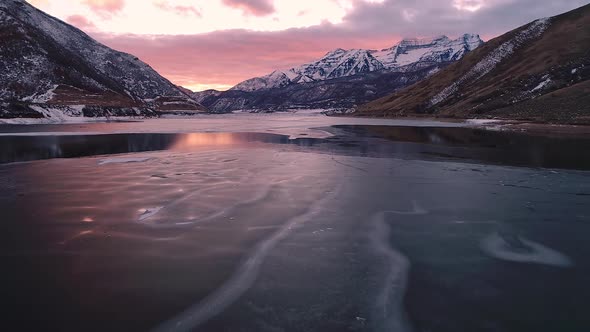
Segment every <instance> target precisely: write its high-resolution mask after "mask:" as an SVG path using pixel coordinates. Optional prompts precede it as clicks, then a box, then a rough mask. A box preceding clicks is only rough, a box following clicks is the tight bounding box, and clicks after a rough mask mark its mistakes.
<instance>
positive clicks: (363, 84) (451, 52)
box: [194, 34, 483, 112]
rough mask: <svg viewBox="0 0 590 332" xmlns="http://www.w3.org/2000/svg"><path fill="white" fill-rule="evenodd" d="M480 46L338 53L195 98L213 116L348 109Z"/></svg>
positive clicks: (447, 42) (411, 44)
mask: <svg viewBox="0 0 590 332" xmlns="http://www.w3.org/2000/svg"><path fill="white" fill-rule="evenodd" d="M482 43H483V41H482V40H481V39H480V38H479V36H478V35H474V34H465V35H463V36H461V37H460V38H457V39H454V40H452V39H449V38H448V37H446V36H440V37H436V38H430V39H415V38H412V39H404V40H402V41H401V42H399V43H398V44H396V45H394V46H393V47H391V48H387V49H383V50H363V49H353V50H344V49H341V48H339V49H336V50H333V51H331V52H328V53H327V54H326V55H324V56H323V57H322V58H321V59H319V60H317V61H314V62H311V63H307V64H303V65H301V66H298V67H294V68H291V69H288V70H276V71H273V72H272V73H270V74H268V75H265V76H262V77H255V78H251V79H248V80H246V81H244V82H241V83H239V84H237V85H236V86H234V87H233V88H231V89H230V90H229V91H226V92H216V93H214V94H213V93H212V92H211V91H203V92H197V93H195V94H194V96H195V98H196V99H197V100H199V101H201V102H202V103H203V104H204V105H205V106H207V107H209V108H210V109H212V110H213V111H216V112H227V111H231V110H236V109H242V108H244V107H246V108H248V109H281V108H290V107H302V108H310V107H311V108H315V107H319V108H323V107H344V108H347V107H352V106H355V105H357V104H358V103H360V102H366V101H369V100H371V99H374V98H377V97H380V96H383V95H385V94H386V93H388V92H391V91H393V90H396V89H399V88H402V87H405V86H407V85H408V84H412V83H415V82H417V81H419V80H421V79H423V78H425V77H426V76H428V75H430V74H432V73H434V72H436V71H438V70H440V69H441V68H443V67H445V66H446V65H448V64H449V63H451V62H454V61H456V60H458V59H460V58H462V57H463V56H464V55H465V54H466V53H468V52H470V51H472V50H474V49H476V48H477V47H479V46H480V45H481V44H482ZM339 87H340V88H339ZM358 89H360V90H358Z"/></svg>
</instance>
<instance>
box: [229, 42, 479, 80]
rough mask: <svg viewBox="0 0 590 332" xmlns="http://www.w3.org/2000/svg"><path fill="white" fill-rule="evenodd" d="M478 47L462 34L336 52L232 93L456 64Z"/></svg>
mask: <svg viewBox="0 0 590 332" xmlns="http://www.w3.org/2000/svg"><path fill="white" fill-rule="evenodd" d="M481 44H483V41H482V40H481V39H480V38H479V35H476V34H464V35H463V36H461V37H459V38H457V39H453V40H452V39H450V38H449V37H447V36H444V35H443V36H436V37H433V38H405V39H403V40H402V41H400V42H399V43H397V44H396V45H394V46H392V47H390V48H386V49H383V50H380V51H376V50H364V49H352V50H345V49H342V48H337V49H335V50H332V51H330V52H328V53H326V54H325V55H324V56H323V57H322V58H321V59H319V60H317V61H314V62H311V63H307V64H303V65H301V66H298V67H293V68H290V69H288V70H277V71H274V72H272V73H271V74H269V75H266V76H262V77H255V78H252V79H249V80H246V81H244V82H242V83H239V84H238V85H236V86H234V87H233V88H232V90H241V91H256V90H261V89H270V88H280V87H285V86H287V85H290V84H302V83H308V82H314V81H322V80H328V79H334V78H340V77H346V76H352V75H358V74H362V73H368V72H373V71H379V70H388V71H403V70H404V67H408V66H414V67H415V66H418V67H420V65H421V64H423V65H431V64H433V63H443V62H450V61H456V60H458V59H460V58H462V57H463V55H465V53H467V52H469V51H472V50H474V49H475V48H477V47H479V46H480V45H481Z"/></svg>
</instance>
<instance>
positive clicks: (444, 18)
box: [28, 0, 589, 91]
mask: <svg viewBox="0 0 590 332" xmlns="http://www.w3.org/2000/svg"><path fill="white" fill-rule="evenodd" d="M28 2H29V3H31V4H32V5H34V6H36V7H37V8H39V9H41V10H43V11H45V12H47V13H49V14H51V15H53V16H55V17H57V18H59V19H61V20H63V21H66V22H68V23H70V24H72V25H74V26H76V27H78V28H80V29H81V30H83V31H85V32H86V33H88V34H89V35H91V36H92V37H93V38H95V39H97V40H98V41H100V42H102V43H104V44H106V45H107V46H109V47H112V48H114V49H116V50H119V51H123V52H127V53H131V54H134V55H136V56H138V57H139V58H140V59H141V60H143V61H145V62H146V63H148V64H149V65H150V66H152V67H153V68H154V69H156V70H157V71H158V72H159V73H160V74H162V75H163V76H165V77H166V78H168V79H169V80H171V81H172V82H174V83H176V84H178V85H182V86H184V87H186V88H189V89H191V90H193V91H201V90H205V89H218V90H225V89H228V88H230V87H232V86H233V85H235V84H237V83H239V82H241V81H243V80H245V79H248V78H252V77H256V76H262V75H265V74H268V73H270V72H272V71H273V70H275V69H288V68H291V67H293V66H296V65H299V64H302V63H306V62H309V61H312V60H315V59H318V58H320V57H322V56H323V55H324V54H326V53H327V52H329V51H330V50H332V49H335V48H344V49H352V48H366V49H382V48H387V47H391V46H393V45H394V44H395V43H397V42H399V41H400V40H401V39H402V38H405V37H431V36H438V35H442V34H444V35H447V36H449V37H457V36H459V35H462V34H464V33H476V34H479V35H480V36H481V37H482V39H484V40H488V39H491V38H493V37H496V36H498V35H501V34H502V33H504V32H507V31H509V30H512V29H514V28H516V27H518V26H521V25H523V24H526V23H528V22H530V21H532V20H534V19H537V18H541V17H547V16H554V15H557V14H560V13H563V12H566V11H569V10H571V9H575V8H577V7H580V6H582V5H585V4H587V3H588V2H589V1H582V0H28Z"/></svg>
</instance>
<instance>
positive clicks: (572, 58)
mask: <svg viewBox="0 0 590 332" xmlns="http://www.w3.org/2000/svg"><path fill="white" fill-rule="evenodd" d="M589 26H590V5H586V6H583V7H580V8H578V9H575V10H573V11H570V12H568V13H565V14H562V15H558V16H554V17H550V18H541V19H538V20H535V21H533V22H531V23H529V24H526V25H524V26H521V27H519V28H516V29H514V30H512V31H509V32H507V33H505V34H503V35H501V36H499V37H497V38H494V39H492V40H490V41H488V42H487V43H485V44H484V45H483V46H481V47H479V48H478V49H476V50H474V51H473V52H471V53H469V54H468V55H466V56H465V57H464V58H463V59H461V60H460V61H457V62H456V63H454V64H452V65H450V66H449V67H448V68H447V69H445V70H442V71H440V72H438V73H436V74H435V75H432V76H431V77H429V78H427V79H425V80H423V81H421V82H420V83H418V84H415V85H412V86H410V87H408V88H407V89H403V90H399V91H397V92H395V93H393V94H390V95H388V96H385V97H384V98H381V99H378V100H375V101H373V102H370V103H368V104H366V105H363V106H361V107H359V108H358V112H359V113H360V114H363V115H375V116H397V115H404V116H406V115H408V114H411V113H420V114H437V116H450V117H467V116H469V117H473V116H475V117H502V118H517V119H529V120H534V121H551V122H576V123H586V124H587V123H590V93H589V91H590V53H589V52H588V50H589V47H588V46H589V45H590V29H588V27H589Z"/></svg>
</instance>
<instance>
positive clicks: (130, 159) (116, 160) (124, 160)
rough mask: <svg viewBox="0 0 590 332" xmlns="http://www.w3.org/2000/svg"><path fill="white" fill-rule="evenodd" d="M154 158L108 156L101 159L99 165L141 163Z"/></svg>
mask: <svg viewBox="0 0 590 332" xmlns="http://www.w3.org/2000/svg"><path fill="white" fill-rule="evenodd" d="M150 159H152V158H150V157H115V158H106V159H101V160H99V162H98V164H99V165H107V164H125V163H141V162H144V161H148V160H150Z"/></svg>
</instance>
